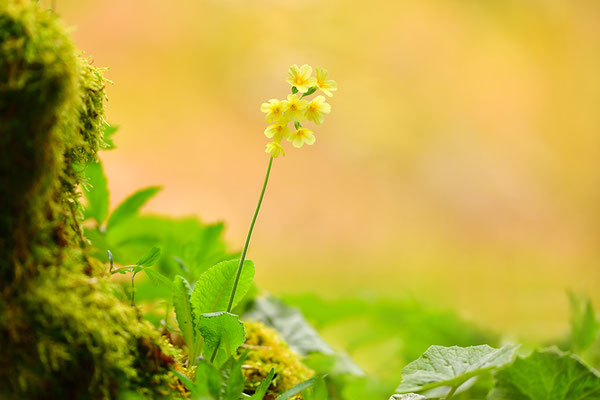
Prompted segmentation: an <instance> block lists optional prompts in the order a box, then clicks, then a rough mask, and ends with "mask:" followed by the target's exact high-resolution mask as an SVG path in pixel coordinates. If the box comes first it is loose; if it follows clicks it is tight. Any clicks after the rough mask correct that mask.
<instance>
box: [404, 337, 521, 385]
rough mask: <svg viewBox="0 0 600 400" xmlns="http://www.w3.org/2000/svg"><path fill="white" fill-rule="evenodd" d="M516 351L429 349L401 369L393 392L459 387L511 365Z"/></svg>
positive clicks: (474, 348) (486, 348)
mask: <svg viewBox="0 0 600 400" xmlns="http://www.w3.org/2000/svg"><path fill="white" fill-rule="evenodd" d="M517 347H518V346H513V345H507V346H504V347H502V348H500V349H494V348H493V347H490V346H488V345H480V346H470V347H459V346H452V347H443V346H431V347H430V348H429V349H427V351H426V352H425V353H423V355H422V356H421V357H419V358H418V359H417V360H415V361H413V362H411V363H410V364H408V365H407V366H405V367H404V368H403V369H402V382H401V384H400V386H398V388H397V389H396V391H397V392H398V393H412V392H415V393H416V392H421V391H423V390H429V389H433V388H437V387H440V386H448V387H459V386H460V385H462V384H463V383H465V382H466V381H467V380H469V379H471V378H472V377H474V376H477V375H480V374H483V373H485V372H488V371H490V370H492V369H495V368H499V367H502V366H504V365H506V364H509V363H510V362H512V360H513V359H514V354H515V350H516V349H517Z"/></svg>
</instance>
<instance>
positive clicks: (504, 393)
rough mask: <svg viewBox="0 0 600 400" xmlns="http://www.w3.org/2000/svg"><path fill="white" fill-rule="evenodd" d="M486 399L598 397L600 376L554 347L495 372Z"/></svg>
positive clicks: (575, 399) (575, 398)
mask: <svg viewBox="0 0 600 400" xmlns="http://www.w3.org/2000/svg"><path fill="white" fill-rule="evenodd" d="M495 379H496V387H495V388H494V390H493V391H492V392H491V393H490V396H489V399H490V400H538V399H550V400H554V399H556V400H559V399H560V400H584V399H585V400H592V399H600V375H598V373H597V372H596V371H594V370H591V369H589V368H588V367H586V366H585V365H584V364H583V363H582V362H581V361H580V360H579V359H578V358H577V357H575V356H573V355H569V354H566V353H562V352H560V351H558V350H556V349H549V350H544V351H536V352H534V353H532V354H531V355H530V356H528V357H525V358H518V359H517V360H516V361H515V362H514V364H512V365H511V366H509V367H506V368H504V369H502V370H500V371H497V372H496V373H495Z"/></svg>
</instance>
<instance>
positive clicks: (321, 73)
mask: <svg viewBox="0 0 600 400" xmlns="http://www.w3.org/2000/svg"><path fill="white" fill-rule="evenodd" d="M316 73H317V86H318V88H319V89H321V90H322V91H323V93H325V94H326V95H327V96H329V97H331V96H333V93H331V92H334V91H336V90H337V88H338V87H337V82H336V81H334V80H331V79H328V78H329V71H327V70H326V69H325V68H317V69H316ZM298 90H300V89H298Z"/></svg>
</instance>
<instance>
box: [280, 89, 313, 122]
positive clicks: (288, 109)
mask: <svg viewBox="0 0 600 400" xmlns="http://www.w3.org/2000/svg"><path fill="white" fill-rule="evenodd" d="M282 103H283V105H284V112H285V116H286V118H288V119H294V120H296V121H298V122H300V121H302V120H304V111H305V110H306V105H307V104H308V101H306V100H301V99H300V98H298V95H295V94H288V97H287V100H284V101H282Z"/></svg>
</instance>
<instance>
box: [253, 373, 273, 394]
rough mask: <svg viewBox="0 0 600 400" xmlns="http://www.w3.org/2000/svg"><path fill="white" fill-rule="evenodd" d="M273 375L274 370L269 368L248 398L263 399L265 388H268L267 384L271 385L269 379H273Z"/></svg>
mask: <svg viewBox="0 0 600 400" xmlns="http://www.w3.org/2000/svg"><path fill="white" fill-rule="evenodd" d="M274 375H275V370H274V369H273V368H271V371H270V372H269V374H268V375H267V376H266V377H265V379H263V380H262V381H260V385H258V388H256V392H254V394H253V395H252V396H250V400H263V398H264V397H265V394H267V390H269V386H271V381H272V380H273V376H274Z"/></svg>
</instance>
